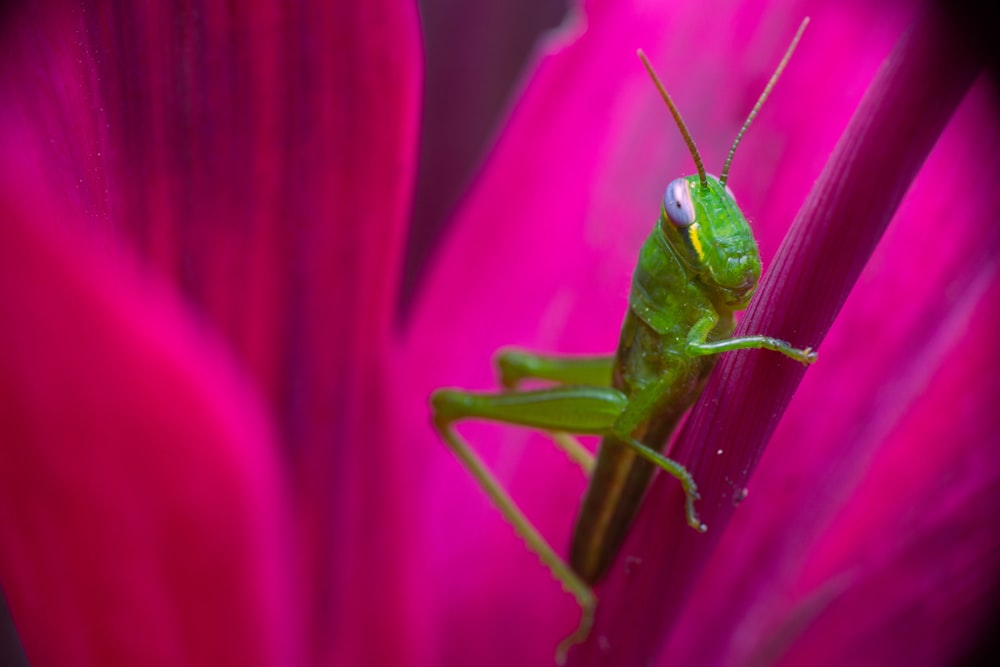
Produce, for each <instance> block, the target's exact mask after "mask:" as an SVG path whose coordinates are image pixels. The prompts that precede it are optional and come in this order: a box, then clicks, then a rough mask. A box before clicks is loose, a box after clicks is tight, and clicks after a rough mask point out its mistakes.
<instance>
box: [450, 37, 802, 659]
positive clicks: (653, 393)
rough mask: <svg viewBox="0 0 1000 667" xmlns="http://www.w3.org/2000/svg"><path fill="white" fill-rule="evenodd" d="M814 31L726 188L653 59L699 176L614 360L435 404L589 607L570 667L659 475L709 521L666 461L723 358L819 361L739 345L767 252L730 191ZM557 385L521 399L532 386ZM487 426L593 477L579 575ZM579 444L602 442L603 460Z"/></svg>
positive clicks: (539, 358)
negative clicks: (737, 315)
mask: <svg viewBox="0 0 1000 667" xmlns="http://www.w3.org/2000/svg"><path fill="white" fill-rule="evenodd" d="M808 22H809V19H808V18H807V19H805V20H804V21H803V22H802V25H801V26H800V27H799V30H798V32H797V33H796V34H795V37H794V38H793V40H792V43H791V45H789V47H788V50H787V51H786V53H785V55H784V57H783V58H782V60H781V62H780V64H779V65H778V68H777V69H776V70H775V72H774V74H773V75H772V77H771V80H770V81H769V82H768V84H767V86H766V87H765V88H764V92H763V93H762V94H761V96H760V99H758V100H757V103H756V104H755V105H754V107H753V110H752V111H751V112H750V115H749V116H748V118H747V120H746V122H745V123H744V124H743V127H742V128H741V129H740V131H739V133H738V134H737V136H736V140H735V141H734V142H733V146H732V148H731V149H730V151H729V155H728V157H727V158H726V162H725V165H724V166H723V168H722V174H721V176H719V178H718V179H716V178H714V177H712V176H709V175H707V174H706V173H705V167H704V165H703V164H702V161H701V157H700V156H699V154H698V151H697V149H696V148H695V145H694V141H693V140H692V139H691V135H690V134H689V132H688V130H687V127H686V126H685V125H684V121H683V120H681V116H680V113H679V112H678V110H677V107H676V106H674V103H673V101H672V100H671V99H670V96H669V95H668V94H667V92H666V90H665V89H664V87H663V84H662V83H660V80H659V79H658V78H657V76H656V73H655V72H654V71H653V68H652V66H651V65H650V64H649V61H648V60H647V59H646V56H645V55H644V54H643V53H642V51H641V50H640V51H639V58H640V59H641V60H642V62H643V64H644V65H645V67H646V69H647V70H648V71H649V74H650V76H651V77H652V79H653V82H654V83H655V84H656V87H657V89H659V91H660V94H661V95H662V96H663V99H664V101H665V102H666V103H667V106H668V107H669V109H670V112H671V114H672V115H673V117H674V120H675V121H676V123H677V126H678V128H679V129H680V131H681V134H682V135H683V137H684V141H685V143H686V144H687V146H688V149H689V150H690V152H691V157H692V158H693V159H694V163H695V166H696V167H697V171H698V173H697V174H695V175H692V176H687V177H684V178H678V179H676V180H673V181H671V182H670V183H669V184H668V185H667V189H666V194H665V195H664V198H663V202H662V206H661V209H660V216H659V219H658V220H657V222H656V225H655V227H654V228H653V231H652V232H651V233H650V235H649V237H648V238H647V239H646V241H645V243H644V244H643V246H642V249H641V250H640V252H639V261H638V264H637V265H636V269H635V274H634V275H633V278H632V290H631V294H630V297H629V309H628V312H627V313H626V314H625V322H624V324H623V325H622V332H621V339H620V342H619V344H618V350H617V352H616V353H615V354H614V356H605V357H558V356H546V355H536V354H530V353H526V352H521V351H515V350H507V351H501V352H500V353H499V355H498V356H497V358H496V364H497V366H498V370H499V374H500V380H501V383H502V385H503V388H504V390H503V391H502V392H500V393H489V394H484V393H472V392H466V391H460V390H454V389H443V390H438V391H435V392H434V394H433V395H432V396H431V406H432V408H433V413H434V417H433V423H434V425H435V427H436V428H437V430H438V431H439V432H440V434H441V437H442V438H443V439H444V441H445V442H447V443H448V445H449V446H450V447H451V449H452V450H453V451H454V452H455V454H456V455H457V456H458V458H459V459H460V460H461V461H462V463H463V464H465V466H466V467H467V468H468V469H469V471H470V472H471V473H472V475H473V477H475V478H476V480H477V481H478V482H479V483H480V484H481V485H482V487H483V489H484V490H485V491H486V493H487V494H488V495H489V496H490V498H491V499H492V500H493V502H494V503H495V504H496V505H497V507H498V508H499V509H500V511H501V512H502V513H503V515H504V516H505V517H506V519H507V520H508V521H510V523H511V524H513V526H514V529H515V530H516V531H517V532H518V534H519V535H520V536H521V537H522V538H523V539H524V541H525V542H526V543H527V546H528V547H529V548H530V549H531V550H532V551H534V552H535V553H536V554H538V556H539V558H540V559H541V560H542V562H543V563H545V565H547V566H548V567H549V569H550V570H551V571H552V574H553V575H554V576H555V577H556V579H558V580H559V581H560V582H562V585H563V588H564V589H565V590H566V591H567V592H569V593H571V594H572V595H573V596H574V597H575V598H576V600H577V602H578V603H579V604H580V608H581V619H580V624H579V627H578V628H577V629H576V631H575V632H574V633H573V634H572V635H570V636H569V637H567V638H566V639H565V640H563V641H562V643H561V644H560V645H559V647H558V649H557V652H556V662H558V663H559V664H563V662H564V661H565V658H566V654H567V652H568V650H569V648H570V647H571V646H573V645H574V644H578V643H580V642H583V641H584V640H585V639H586V638H587V636H588V634H589V632H590V629H591V626H592V625H593V621H594V613H595V608H596V604H597V598H596V596H595V595H594V593H593V591H592V590H591V586H592V585H594V584H595V583H596V582H597V581H598V580H599V579H600V578H601V577H602V576H603V575H604V573H605V572H606V571H607V569H608V567H609V566H610V564H611V562H612V560H613V559H614V557H615V555H616V553H617V552H618V550H619V548H620V547H621V544H622V542H623V541H624V539H625V536H626V534H627V531H628V529H629V527H630V525H631V523H632V520H633V519H634V517H635V515H636V512H637V511H638V508H639V504H640V502H641V500H642V497H643V495H644V494H645V491H646V488H647V487H648V486H649V482H650V480H651V478H652V475H653V472H654V470H655V468H656V467H658V468H660V469H662V470H664V471H665V472H667V473H668V474H670V475H672V476H674V477H676V478H677V479H678V480H679V481H680V483H681V485H682V486H683V489H684V493H685V495H686V506H685V512H686V518H687V523H688V524H689V525H690V526H691V527H692V528H693V529H694V530H696V531H699V532H704V531H706V530H707V527H706V526H705V525H704V524H703V523H702V522H701V520H700V519H699V518H698V513H697V511H696V510H695V501H697V500H698V498H699V496H698V487H697V484H696V483H695V480H694V479H693V478H692V477H691V475H690V473H689V472H688V471H687V470H686V469H685V468H684V466H682V465H681V464H679V463H677V462H676V461H673V460H671V459H669V458H667V457H665V456H664V455H663V454H661V453H660V452H661V451H662V450H663V448H664V447H665V445H666V443H667V442H668V440H669V439H670V436H671V434H672V433H673V431H674V429H675V427H676V426H677V423H678V421H679V420H680V419H681V417H682V416H683V414H684V413H685V411H687V410H688V408H690V407H691V405H692V404H693V403H694V401H695V399H696V398H697V397H698V394H699V393H700V392H701V390H702V387H703V386H704V384H705V380H706V379H707V377H708V374H709V373H710V372H711V370H712V367H713V366H714V365H715V362H716V358H717V355H718V354H720V353H722V352H729V351H731V350H743V349H767V350H773V351H775V352H780V353H781V354H784V355H785V356H787V357H790V358H792V359H795V360H797V361H800V362H802V363H804V364H811V363H813V362H814V361H815V360H816V353H815V352H813V351H812V350H811V349H810V348H805V349H796V348H794V347H792V346H791V345H790V344H789V343H787V342H785V341H782V340H777V339H775V338H769V337H766V336H743V337H734V336H733V335H732V333H733V328H734V326H735V324H734V320H733V313H734V312H735V311H738V310H742V309H744V308H746V306H747V304H748V303H749V301H750V297H751V296H752V295H753V293H754V290H755V289H756V287H757V281H758V279H759V278H760V256H759V253H758V250H757V243H756V241H755V240H754V237H753V234H752V232H751V231H750V226H749V224H748V223H747V220H746V218H745V217H744V216H743V213H742V212H741V211H740V209H739V207H738V206H737V205H736V202H735V201H734V200H733V197H732V195H731V194H730V192H729V189H728V188H727V187H726V178H727V176H728V173H729V166H730V163H731V162H732V159H733V155H734V153H735V151H736V147H737V145H739V142H740V139H741V138H742V137H743V134H744V132H745V131H746V129H747V127H749V125H750V123H751V121H753V119H754V116H756V114H757V112H758V110H759V109H760V107H761V105H762V104H763V103H764V100H765V99H767V96H768V95H769V94H770V92H771V89H772V87H773V86H774V84H775V82H776V81H777V80H778V77H779V76H780V74H781V72H782V70H783V69H784V68H785V65H786V64H787V63H788V61H789V59H790V58H791V55H792V52H793V51H794V50H795V46H796V45H797V44H798V41H799V39H800V38H801V36H802V32H803V31H804V30H805V28H806V25H807V24H808ZM525 379H535V380H543V381H548V382H551V383H552V386H551V387H549V388H545V389H540V390H532V391H520V390H518V389H517V386H518V384H519V382H520V381H521V380H525ZM464 419H480V420H489V421H494V422H501V423H504V424H515V425H519V426H526V427H530V428H534V429H539V430H542V431H546V432H548V433H550V434H551V435H552V437H553V439H554V441H555V442H556V444H557V445H558V446H560V447H561V448H562V449H563V450H565V451H566V453H567V454H568V455H569V456H570V458H572V459H573V460H574V461H576V462H577V463H578V464H579V465H580V466H581V467H582V468H583V469H584V471H585V472H586V473H587V474H588V475H589V476H590V483H589V486H588V488H587V492H586V494H585V496H584V499H583V504H582V506H581V509H580V513H579V516H578V517H577V521H576V527H575V529H574V532H573V539H572V544H571V547H570V555H569V562H568V563H567V562H566V561H564V560H563V559H562V558H561V557H560V556H559V555H558V554H557V553H556V552H555V550H554V549H553V548H552V547H551V546H550V545H549V543H548V542H547V541H546V540H545V538H543V537H542V536H541V534H539V532H538V531H537V530H536V529H535V527H534V526H533V525H532V524H531V522H530V521H529V520H528V519H527V517H525V515H524V514H523V513H522V512H521V510H520V508H519V507H518V506H517V505H516V504H515V503H514V501H513V500H512V499H511V497H510V496H509V495H508V494H507V492H506V491H505V490H504V489H503V488H502V486H501V485H500V483H499V482H498V481H497V480H496V478H495V477H494V476H493V475H492V474H491V473H490V471H489V470H488V469H487V468H486V467H485V465H484V464H483V462H482V460H481V459H480V458H479V457H478V456H477V455H476V454H475V453H474V452H473V451H472V449H471V448H470V447H469V445H468V444H467V443H466V442H465V441H464V440H463V439H462V438H461V436H460V435H459V434H458V433H457V431H456V430H455V428H454V424H455V422H457V421H459V420H464ZM570 434H577V435H599V436H601V443H600V447H599V449H598V453H597V460H596V463H595V461H594V457H593V456H592V455H591V454H590V453H589V452H588V451H587V450H586V449H585V448H584V447H583V446H582V445H581V444H580V443H579V442H578V441H576V439H575V438H573V437H572V435H570Z"/></svg>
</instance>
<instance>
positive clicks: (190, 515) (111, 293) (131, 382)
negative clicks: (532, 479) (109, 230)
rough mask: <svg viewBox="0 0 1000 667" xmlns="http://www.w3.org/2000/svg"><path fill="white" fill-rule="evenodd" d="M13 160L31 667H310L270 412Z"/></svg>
mask: <svg viewBox="0 0 1000 667" xmlns="http://www.w3.org/2000/svg"><path fill="white" fill-rule="evenodd" d="M8 129H9V126H8ZM4 155H5V165H7V166H6V167H5V168H4V169H3V170H2V172H3V178H2V179H0V181H2V182H3V183H4V188H3V190H2V191H0V219H3V220H4V224H3V225H0V319H2V320H3V321H4V322H5V323H6V324H5V326H4V328H3V330H2V333H0V350H2V352H0V396H2V404H3V406H4V409H3V410H2V411H0V433H3V441H4V446H3V447H0V493H2V494H3V496H4V497H3V500H2V502H0V576H2V579H3V586H4V592H5V594H6V596H7V598H8V602H9V604H10V608H11V613H12V616H13V619H14V622H15V624H16V626H17V628H18V631H19V633H20V636H21V639H22V642H23V645H24V647H25V651H26V653H27V656H28V658H29V660H30V661H31V664H33V665H102V666H104V665H138V664H143V665H296V664H301V657H302V655H301V637H300V623H301V619H300V614H299V604H298V603H299V600H298V594H299V590H298V583H297V581H296V579H295V577H294V576H293V574H292V573H293V572H294V568H293V559H292V558H290V554H289V553H288V551H287V547H286V545H287V544H288V542H289V537H290V528H291V526H290V525H289V514H288V509H289V508H288V504H287V499H286V497H285V490H284V489H283V488H282V485H281V483H280V480H279V477H278V475H277V472H278V470H279V468H278V466H277V465H276V461H275V459H274V455H275V444H274V440H273V439H272V437H271V429H270V427H269V423H268V420H267V418H266V416H265V414H264V411H263V409H262V406H261V404H260V403H259V401H258V400H257V398H256V397H255V396H254V394H253V392H248V391H247V389H246V385H245V383H244V378H242V377H241V376H240V374H239V373H238V372H235V371H234V368H233V365H232V363H231V362H230V361H229V360H228V358H227V355H226V354H225V353H224V352H223V351H222V350H221V349H220V348H219V346H218V344H217V343H216V342H214V341H212V340H210V337H207V336H206V335H205V334H204V332H202V331H198V330H197V329H196V328H194V327H192V326H191V324H190V323H189V322H188V317H187V315H186V313H184V312H183V310H182V309H181V308H179V306H178V304H177V303H176V302H175V301H174V300H173V299H172V298H171V297H170V295H169V294H168V293H166V292H164V291H163V290H162V288H161V286H159V285H157V284H156V281H148V280H145V281H144V280H140V279H139V276H138V275H137V273H136V271H135V270H134V267H131V266H129V265H127V262H123V261H122V257H121V256H116V255H114V254H111V253H103V252H99V251H98V252H95V251H94V250H95V249H94V248H92V247H88V245H87V244H85V243H82V242H81V241H80V240H79V239H78V238H76V237H75V235H73V234H66V233H65V232H64V231H62V230H59V229H58V228H57V227H58V226H60V225H64V224H66V221H65V220H64V219H61V216H60V214H58V213H56V212H54V210H53V209H51V208H49V207H47V206H46V205H45V201H46V200H45V199H43V198H41V197H42V194H43V191H41V190H38V189H33V188H32V185H33V183H32V182H31V181H30V180H26V179H22V178H20V175H19V174H17V173H16V172H15V171H14V169H12V168H11V167H12V166H13V164H14V163H13V162H11V161H8V160H9V158H10V156H11V153H9V152H6V151H4ZM13 190H16V191H17V194H16V195H15V194H13V192H12V191H13Z"/></svg>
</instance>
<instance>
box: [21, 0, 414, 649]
mask: <svg viewBox="0 0 1000 667" xmlns="http://www.w3.org/2000/svg"><path fill="white" fill-rule="evenodd" d="M12 32H13V31H12ZM419 49H420V45H419V33H418V25H417V17H416V11H415V7H414V6H413V5H412V3H404V2H398V1H395V2H394V1H392V0H386V1H385V2H377V3H370V2H365V3H326V2H321V3H293V4H289V3H282V2H255V3H250V4H246V3H243V4H241V3H236V4H217V3H215V4H213V3H206V4H204V5H202V4H199V3H194V4H191V5H184V4H181V5H178V4H177V3H172V2H147V3H125V4H124V5H122V4H114V3H95V4H93V5H88V6H87V7H86V8H85V9H77V10H73V11H66V12H63V11H60V9H58V8H43V9H32V11H31V12H30V13H27V14H26V16H25V17H24V18H23V20H22V23H21V25H20V26H19V29H18V30H17V31H16V32H13V36H12V39H11V47H10V52H11V54H12V56H11V59H10V61H9V63H8V66H7V67H6V68H5V72H4V74H5V76H6V77H8V78H9V79H11V81H12V83H11V85H10V88H11V90H12V91H14V101H15V104H14V106H15V108H16V109H17V110H18V111H22V112H24V113H25V116H26V117H27V118H28V119H29V120H30V124H29V127H30V128H31V130H30V132H29V134H33V138H34V141H35V142H36V144H37V146H38V147H39V150H40V152H41V154H42V155H43V156H44V157H43V159H44V161H45V163H44V172H45V175H46V177H48V178H50V179H51V180H52V181H53V184H52V189H53V191H54V192H56V193H59V195H57V196H61V197H65V198H67V199H69V200H70V201H69V203H70V204H71V205H72V206H73V207H74V208H76V209H78V210H81V211H83V212H84V213H86V214H87V217H85V218H83V219H84V220H85V221H86V223H85V225H84V226H85V227H86V231H87V233H88V234H90V235H93V236H96V237H98V238H101V239H104V240H108V239H110V240H109V241H108V242H110V243H118V242H120V241H121V239H122V238H124V239H126V240H127V241H128V242H130V244H131V245H132V246H134V247H135V248H137V249H138V250H139V251H141V253H142V254H143V255H144V257H145V259H146V261H147V264H148V265H149V266H150V267H153V268H154V270H156V271H158V272H160V273H162V274H165V275H167V276H169V277H171V278H172V280H173V281H174V282H175V283H176V284H177V286H178V287H179V288H180V289H181V290H182V291H183V292H184V293H185V294H186V296H187V297H188V298H189V300H190V302H191V303H192V304H193V306H194V307H195V308H196V309H197V310H198V311H199V312H200V313H201V314H202V316H203V317H204V318H205V320H207V321H208V322H210V323H211V325H213V326H214V327H216V328H217V329H218V330H219V331H220V332H221V334H222V336H223V337H224V338H225V339H226V340H227V341H228V343H229V345H230V346H231V347H232V349H233V350H234V352H235V354H236V356H237V357H238V358H239V359H240V360H241V361H242V362H243V364H244V365H245V366H246V368H247V369H248V373H249V375H250V376H251V379H252V381H253V382H254V383H255V384H256V385H257V386H258V387H259V388H260V391H261V392H262V393H263V394H264V395H265V397H266V398H267V400H268V402H269V405H270V409H271V411H272V413H273V416H274V419H275V421H276V422H277V423H278V426H279V430H280V433H281V435H282V436H283V441H284V443H285V446H286V449H287V450H288V452H289V458H291V459H292V462H291V469H292V473H293V476H294V484H295V488H296V489H297V491H298V493H299V494H300V497H299V498H298V502H299V505H300V510H301V514H300V526H298V528H299V529H300V530H301V532H302V533H303V539H304V541H305V543H306V547H305V548H306V553H307V554H308V558H309V560H308V562H307V563H306V564H305V565H304V567H305V569H306V570H307V572H308V576H310V577H311V578H312V579H313V581H312V583H311V585H310V588H309V590H310V594H311V595H312V596H313V598H314V600H313V603H312V605H311V610H312V612H313V613H312V614H311V615H310V622H311V623H312V628H311V629H310V632H311V635H312V640H311V642H310V649H311V650H312V651H313V652H314V653H315V655H316V656H317V657H318V658H319V659H321V660H331V661H333V662H338V661H340V662H357V661H359V660H361V661H364V660H365V659H367V660H368V661H371V662H375V663H385V664H398V663H399V662H400V661H402V660H403V659H404V658H405V657H406V656H407V655H408V654H409V652H410V651H412V650H413V646H412V644H411V643H410V642H408V641H407V640H405V639H401V640H400V641H399V642H391V643H389V642H382V641H375V639H374V638H375V637H381V636H382V635H383V633H384V628H385V627H386V625H389V626H393V627H401V628H405V627H407V623H406V621H407V619H408V618H410V616H411V611H410V607H409V606H408V605H413V606H416V605H417V604H418V601H417V600H415V599H414V598H413V597H412V596H410V595H409V594H408V592H407V591H408V588H407V584H406V583H405V580H406V578H407V577H408V576H409V572H408V571H407V570H406V569H405V568H402V567H400V566H399V563H400V561H399V560H398V557H397V556H396V554H398V553H401V552H405V551H407V548H406V544H407V542H408V540H409V539H410V532H409V530H408V528H407V526H408V525H409V522H408V521H407V518H406V516H405V513H404V509H405V508H406V503H407V500H408V498H410V496H411V494H409V493H408V492H407V484H408V480H409V477H408V476H407V474H406V472H405V467H406V466H405V464H406V461H405V456H406V453H405V451H404V452H397V451H396V450H397V447H396V443H398V442H400V438H398V437H397V436H396V434H395V432H394V429H395V428H396V424H395V423H394V422H393V420H392V419H391V418H390V415H391V411H392V405H391V400H392V390H391V387H390V386H389V381H388V379H387V373H388V372H390V371H391V368H392V361H391V356H392V351H391V341H390V326H391V320H392V315H393V306H394V299H395V291H396V282H397V280H398V272H397V269H396V267H397V266H398V265H399V263H400V256H401V241H402V235H403V232H404V227H403V225H404V220H405V215H406V213H407V207H408V203H409V197H410V189H411V182H412V178H413V173H414V163H415V152H416V127H417V104H418V94H419V92H418V90H419V89H418V86H419V77H420V51H419ZM53 147H54V148H53ZM415 576H416V575H415ZM373 581H379V582H381V585H379V586H373V585H372V583H371V582H373ZM361 656H368V657H367V658H362V657H361Z"/></svg>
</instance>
